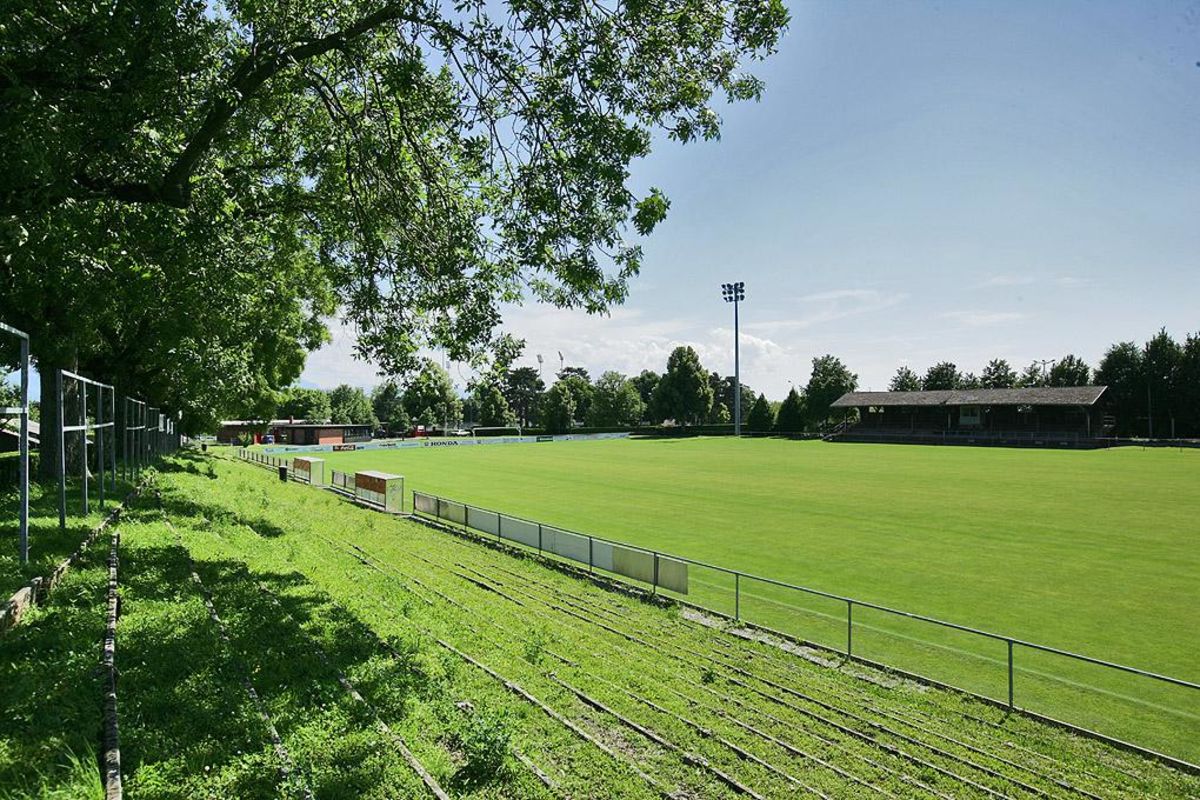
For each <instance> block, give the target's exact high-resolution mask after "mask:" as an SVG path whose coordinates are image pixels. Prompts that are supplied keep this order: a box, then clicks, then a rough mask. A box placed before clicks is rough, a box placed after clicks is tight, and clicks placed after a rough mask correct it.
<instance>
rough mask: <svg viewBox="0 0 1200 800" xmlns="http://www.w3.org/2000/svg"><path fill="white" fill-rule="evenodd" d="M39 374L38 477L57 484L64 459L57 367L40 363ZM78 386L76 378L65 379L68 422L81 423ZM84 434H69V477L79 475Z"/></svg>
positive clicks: (67, 437) (67, 443)
mask: <svg viewBox="0 0 1200 800" xmlns="http://www.w3.org/2000/svg"><path fill="white" fill-rule="evenodd" d="M38 377H39V378H40V379H41V392H40V395H39V396H40V397H41V422H40V424H41V429H40V431H41V432H40V443H39V445H38V478H39V480H41V481H42V482H45V483H57V482H58V475H59V464H60V462H61V459H62V453H61V452H60V450H61V447H60V443H61V441H62V438H63V437H62V433H61V430H62V426H63V421H62V420H61V419H59V414H58V411H59V409H58V367H47V366H44V365H43V364H42V363H39V364H38ZM80 401H81V398H80V395H79V386H78V384H77V383H76V382H75V381H64V382H63V412H64V413H65V415H66V418H67V421H66V424H67V425H78V424H80V423H81V422H82V421H83V419H84V418H85V417H84V416H83V412H82V410H81V409H80ZM81 438H82V435H81V434H78V433H68V434H67V436H66V445H67V454H66V458H67V477H68V478H70V477H71V476H72V475H76V476H78V475H79V474H80V466H79V459H80V448H81V446H82V442H81V441H80V439H81Z"/></svg>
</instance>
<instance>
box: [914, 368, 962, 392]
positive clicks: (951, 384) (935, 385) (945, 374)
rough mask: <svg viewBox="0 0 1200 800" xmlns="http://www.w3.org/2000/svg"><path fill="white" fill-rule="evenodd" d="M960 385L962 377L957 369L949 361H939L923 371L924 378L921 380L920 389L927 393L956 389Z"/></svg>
mask: <svg viewBox="0 0 1200 800" xmlns="http://www.w3.org/2000/svg"><path fill="white" fill-rule="evenodd" d="M960 383H962V375H961V374H960V373H959V371H958V367H957V366H956V365H955V364H953V363H952V362H950V361H939V362H938V363H937V364H934V365H933V366H932V367H930V368H929V369H928V370H926V371H925V377H924V378H922V379H921V388H922V389H924V390H925V391H927V392H929V391H937V390H939V389H957V388H958V387H959V384H960Z"/></svg>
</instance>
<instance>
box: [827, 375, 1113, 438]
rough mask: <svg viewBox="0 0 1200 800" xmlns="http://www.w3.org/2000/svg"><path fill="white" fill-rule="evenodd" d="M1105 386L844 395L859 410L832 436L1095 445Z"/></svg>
mask: <svg viewBox="0 0 1200 800" xmlns="http://www.w3.org/2000/svg"><path fill="white" fill-rule="evenodd" d="M1107 388H1108V387H1105V386H1064V387H1059V386H1053V387H1051V386H1047V387H1030V388H1025V389H949V390H940V391H927V392H924V391H923V392H847V393H846V394H844V395H842V396H841V397H839V398H838V399H837V400H835V401H834V403H833V408H837V409H843V410H846V411H857V420H855V421H853V422H852V423H851V424H849V425H847V426H846V427H845V428H844V430H843V431H841V432H840V433H839V434H838V435H837V436H836V437H835V438H837V439H840V440H842V441H860V442H861V441H898V442H909V443H927V444H1000V445H1033V446H1052V447H1057V446H1081V447H1083V446H1097V445H1098V441H1097V440H1098V439H1099V438H1100V437H1102V436H1104V435H1106V433H1107V430H1106V425H1107V421H1106V417H1105V414H1104V407H1103V404H1102V403H1101V398H1102V397H1103V395H1104V392H1105V390H1106V389H1107Z"/></svg>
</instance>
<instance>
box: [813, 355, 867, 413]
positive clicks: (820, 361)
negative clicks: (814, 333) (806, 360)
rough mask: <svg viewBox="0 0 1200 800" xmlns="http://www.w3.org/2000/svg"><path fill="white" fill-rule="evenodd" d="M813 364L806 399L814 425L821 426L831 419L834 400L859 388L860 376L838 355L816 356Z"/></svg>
mask: <svg viewBox="0 0 1200 800" xmlns="http://www.w3.org/2000/svg"><path fill="white" fill-rule="evenodd" d="M812 364H813V366H812V375H810V376H809V379H808V386H806V387H805V388H804V399H805V405H806V407H807V411H808V418H809V419H810V420H811V421H812V423H813V424H814V425H816V426H821V425H824V424H825V423H826V422H827V421H828V419H829V412H830V406H832V405H833V401H834V400H837V399H838V398H839V397H841V396H842V395H844V394H845V393H846V392H852V391H854V390H855V389H857V388H858V376H857V375H855V374H854V373H853V372H851V371H850V370H849V369H848V368H847V367H846V365H845V364H843V363H842V360H841V359H840V358H837V357H836V356H832V355H823V356H821V357H820V358H814V359H813V362H812Z"/></svg>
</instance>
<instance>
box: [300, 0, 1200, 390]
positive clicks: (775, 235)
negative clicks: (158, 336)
mask: <svg viewBox="0 0 1200 800" xmlns="http://www.w3.org/2000/svg"><path fill="white" fill-rule="evenodd" d="M792 17H793V21H792V25H791V29H790V32H789V33H788V35H787V36H786V38H785V39H784V40H783V43H782V46H781V47H780V52H779V53H778V54H777V55H776V56H775V57H774V58H772V59H771V60H769V61H768V62H767V63H765V64H761V65H758V68H757V70H756V72H757V74H759V75H761V76H762V77H763V78H765V80H766V82H767V92H766V95H765V97H764V98H763V100H762V102H761V103H758V104H741V105H738V106H735V107H725V108H724V109H723V110H722V114H723V118H724V121H725V122H724V131H723V136H722V139H721V141H719V142H714V143H702V144H698V145H689V146H686V147H682V146H679V145H676V144H674V143H671V142H667V141H661V142H660V143H659V144H658V147H657V149H656V152H655V153H654V154H653V155H652V156H651V157H650V158H649V159H647V160H645V161H644V162H641V163H639V164H638V165H637V166H636V171H635V180H634V184H635V186H636V187H638V189H639V191H644V190H645V188H646V187H649V186H658V187H661V188H662V189H663V190H664V191H665V192H666V193H667V194H668V195H669V197H670V198H671V203H672V205H671V212H670V215H669V217H668V218H667V220H666V222H665V223H663V224H662V225H661V226H660V227H659V229H658V230H657V231H656V232H655V233H654V235H653V236H652V237H650V238H649V239H648V240H646V241H645V243H644V247H645V254H646V257H645V263H644V268H643V272H642V274H641V276H639V277H638V278H637V279H636V280H635V281H634V282H633V284H632V291H631V295H630V299H629V301H628V302H627V303H626V304H625V306H624V307H622V308H619V309H617V310H615V311H614V312H613V314H612V315H611V317H609V318H588V317H587V316H586V315H583V314H580V313H576V312H565V311H557V310H553V309H548V308H545V307H538V306H532V305H530V306H525V307H522V308H512V309H509V310H508V312H507V314H506V327H507V328H508V330H510V331H511V332H513V333H515V334H517V335H519V336H523V337H525V338H527V339H528V340H529V347H528V349H527V351H526V357H525V359H524V362H526V363H529V364H535V363H536V362H535V356H536V354H537V353H539V352H540V353H542V354H544V355H545V357H546V359H547V365H550V364H551V363H553V364H554V366H555V367H557V362H558V357H557V355H556V353H557V351H559V350H561V351H562V352H563V354H564V356H565V357H566V360H567V363H575V364H582V365H584V366H586V367H588V368H589V369H590V370H591V371H592V372H593V374H595V373H598V372H599V371H601V370H603V369H608V368H616V369H619V370H621V371H623V372H627V373H632V372H637V371H639V370H641V369H642V368H646V367H649V368H652V369H656V370H659V371H661V369H662V368H663V365H664V364H665V362H666V357H667V353H668V352H669V351H670V349H671V348H672V347H673V346H675V345H676V344H679V343H688V344H692V345H694V346H695V347H697V349H698V350H699V352H700V354H701V357H702V360H703V361H704V363H705V365H706V366H708V367H709V368H711V369H717V370H720V371H721V372H732V353H731V343H732V331H731V327H732V319H731V314H730V308H729V307H728V306H726V305H725V304H724V303H723V302H722V301H721V297H720V291H719V284H720V283H722V282H723V281H726V280H743V281H745V283H746V287H747V288H746V292H747V300H746V303H745V304H744V305H743V307H742V353H743V362H742V365H743V372H742V374H743V380H744V381H745V382H746V383H748V384H750V385H751V386H753V387H754V388H756V389H761V390H765V391H766V392H767V394H768V395H769V396H772V397H781V396H782V395H783V394H784V393H786V391H787V388H788V385H789V382H795V383H796V384H803V383H804V382H806V381H807V379H808V373H809V366H810V363H811V359H812V358H813V357H814V356H817V355H821V354H823V353H826V352H829V353H834V354H835V355H838V356H840V357H841V358H843V360H845V361H846V362H847V363H848V364H849V365H850V367H851V368H852V369H853V370H854V371H856V372H857V373H858V375H859V377H860V382H861V384H862V385H863V386H865V387H872V388H885V386H886V383H887V380H888V378H889V377H890V375H891V374H892V373H893V372H894V371H895V369H896V367H897V366H899V365H900V364H908V365H910V366H912V367H913V368H914V369H917V370H919V371H920V370H924V369H925V368H926V367H927V366H929V365H930V364H932V363H934V362H935V361H937V360H941V359H950V360H953V361H955V362H956V363H957V364H958V365H959V366H960V367H961V368H963V369H967V370H973V371H978V370H979V369H980V368H981V367H982V366H983V364H984V363H986V361H987V360H988V359H989V358H992V357H997V356H999V357H1005V358H1008V359H1009V360H1010V361H1012V362H1013V363H1014V365H1016V366H1018V368H1019V367H1020V366H1022V365H1024V364H1027V363H1029V362H1030V361H1031V360H1033V359H1035V358H1038V359H1041V358H1056V357H1059V356H1061V355H1063V354H1065V353H1068V352H1073V353H1076V354H1078V355H1080V356H1082V357H1084V358H1086V359H1087V360H1089V361H1090V362H1092V363H1095V362H1096V361H1097V360H1098V359H1099V357H1100V356H1101V354H1102V352H1103V350H1104V348H1105V347H1106V346H1107V345H1108V344H1109V343H1111V342H1114V341H1118V340H1125V339H1135V340H1138V341H1144V340H1145V339H1146V338H1148V337H1149V336H1151V335H1152V334H1153V333H1154V332H1155V331H1156V330H1157V329H1158V328H1159V327H1160V326H1166V327H1167V329H1168V330H1170V331H1171V332H1173V333H1174V334H1175V335H1176V336H1178V337H1182V336H1183V335H1184V334H1185V333H1187V332H1189V331H1195V330H1200V312H1198V309H1200V302H1198V300H1200V68H1198V67H1197V61H1200V4H1198V3H1195V2H1193V3H1190V4H1189V3H1175V4H1171V3H1165V4H1154V3H1149V2H1131V3H1124V4H1117V3H1094V2H1091V3H1067V2H1055V3H1040V2H1022V3H1009V2H1006V3H999V2H995V3H988V4H985V3H979V2H969V3H968V2H964V3H946V2H941V3H867V2H853V3H817V4H803V5H795V6H793V7H792ZM351 341H352V339H351V334H350V332H348V331H344V330H342V331H335V344H334V346H333V347H331V348H329V349H328V350H326V351H325V352H322V353H318V354H315V355H314V357H313V358H312V360H311V362H310V365H309V368H308V369H307V370H306V373H305V379H306V381H308V382H311V383H314V384H317V385H322V386H330V385H333V384H335V383H337V382H340V381H342V380H349V381H350V382H353V383H359V384H363V385H368V384H370V383H373V382H374V374H373V370H372V369H371V367H370V366H369V365H365V364H353V363H350V362H349V360H348V355H347V354H348V351H349V345H350V342H351ZM452 371H453V370H452ZM548 372H549V370H548ZM455 377H456V379H460V378H461V373H460V374H459V375H456V376H455Z"/></svg>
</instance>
